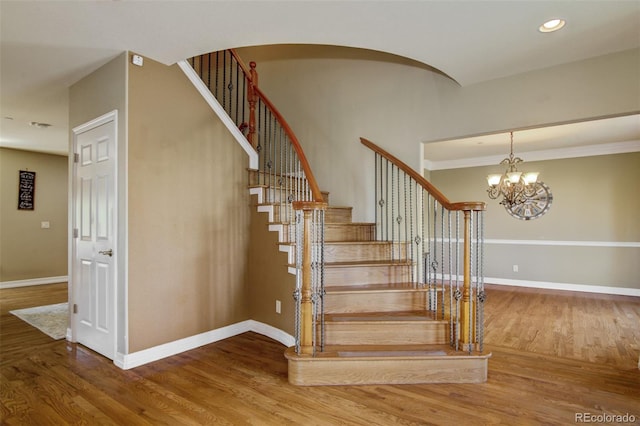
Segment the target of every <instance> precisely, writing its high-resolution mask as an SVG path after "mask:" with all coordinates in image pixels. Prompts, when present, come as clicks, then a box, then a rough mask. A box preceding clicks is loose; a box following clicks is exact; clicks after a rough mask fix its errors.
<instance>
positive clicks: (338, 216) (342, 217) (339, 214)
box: [273, 204, 351, 223]
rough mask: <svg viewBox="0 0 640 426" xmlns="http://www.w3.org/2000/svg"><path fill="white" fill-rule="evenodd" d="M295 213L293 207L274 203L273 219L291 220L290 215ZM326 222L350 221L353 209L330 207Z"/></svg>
mask: <svg viewBox="0 0 640 426" xmlns="http://www.w3.org/2000/svg"><path fill="white" fill-rule="evenodd" d="M291 214H293V215H295V212H293V209H287V208H286V207H283V206H282V205H280V204H274V205H273V221H274V222H289V215H291ZM324 221H325V223H350V222H351V209H350V208H342V207H328V208H327V209H326V210H325V213H324Z"/></svg>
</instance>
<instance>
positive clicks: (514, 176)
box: [507, 172, 522, 183]
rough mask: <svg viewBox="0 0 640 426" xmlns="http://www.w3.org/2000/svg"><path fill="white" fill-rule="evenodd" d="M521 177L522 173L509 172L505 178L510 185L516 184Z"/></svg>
mask: <svg viewBox="0 0 640 426" xmlns="http://www.w3.org/2000/svg"><path fill="white" fill-rule="evenodd" d="M521 175H522V172H509V173H507V178H509V182H511V183H518V181H519V180H520V176H521Z"/></svg>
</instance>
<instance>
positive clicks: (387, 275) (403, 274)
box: [325, 265, 411, 287]
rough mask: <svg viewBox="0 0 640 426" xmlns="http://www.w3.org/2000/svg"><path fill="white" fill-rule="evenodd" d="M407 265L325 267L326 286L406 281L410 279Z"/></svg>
mask: <svg viewBox="0 0 640 426" xmlns="http://www.w3.org/2000/svg"><path fill="white" fill-rule="evenodd" d="M410 268H411V267H410V266H407V265H363V266H349V267H331V266H328V267H326V268H325V286H327V287H330V286H335V285H340V286H343V285H363V284H365V285H366V284H379V283H404V282H408V281H409V280H410V276H411V274H410V272H411V270H410Z"/></svg>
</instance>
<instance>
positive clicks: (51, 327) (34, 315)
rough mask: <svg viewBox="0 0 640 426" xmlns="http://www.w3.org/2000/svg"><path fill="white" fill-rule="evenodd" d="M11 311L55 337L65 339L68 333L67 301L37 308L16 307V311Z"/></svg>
mask: <svg viewBox="0 0 640 426" xmlns="http://www.w3.org/2000/svg"><path fill="white" fill-rule="evenodd" d="M9 313H10V314H13V315H15V316H17V317H18V318H20V319H21V320H22V321H24V322H26V323H27V324H29V325H32V326H33V327H35V328H37V329H38V330H40V331H42V332H43V333H44V334H46V335H47V336H49V337H51V338H53V339H56V340H60V339H64V337H65V336H66V335H67V324H68V322H69V304H68V303H66V302H65V303H58V304H55V305H47V306H37V307H35V308H26V309H16V310H15V311H9Z"/></svg>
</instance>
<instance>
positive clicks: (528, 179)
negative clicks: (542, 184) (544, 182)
mask: <svg viewBox="0 0 640 426" xmlns="http://www.w3.org/2000/svg"><path fill="white" fill-rule="evenodd" d="M538 175H539V173H538V172H528V173H525V174H524V176H523V177H522V179H524V183H526V184H527V185H529V184H532V183H536V181H537V180H538Z"/></svg>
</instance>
